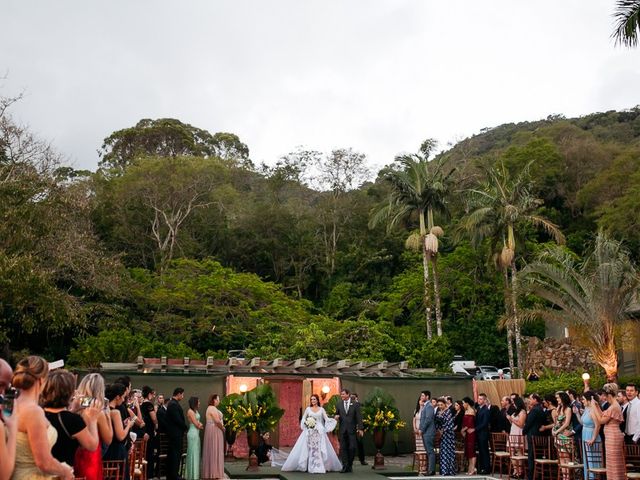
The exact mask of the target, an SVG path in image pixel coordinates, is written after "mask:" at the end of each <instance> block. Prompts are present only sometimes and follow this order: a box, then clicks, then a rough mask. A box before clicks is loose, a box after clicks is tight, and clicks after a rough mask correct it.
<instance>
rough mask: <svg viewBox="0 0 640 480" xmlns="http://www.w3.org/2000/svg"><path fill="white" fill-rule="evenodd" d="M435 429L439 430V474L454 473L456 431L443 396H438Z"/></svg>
mask: <svg viewBox="0 0 640 480" xmlns="http://www.w3.org/2000/svg"><path fill="white" fill-rule="evenodd" d="M437 406H438V410H437V411H436V418H435V420H436V422H435V423H436V429H438V430H440V433H441V436H440V475H444V476H448V475H455V474H456V432H455V424H454V422H453V415H452V414H451V410H450V409H449V407H448V406H447V401H446V400H445V398H444V397H440V398H438V403H437Z"/></svg>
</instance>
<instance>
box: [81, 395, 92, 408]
mask: <svg viewBox="0 0 640 480" xmlns="http://www.w3.org/2000/svg"><path fill="white" fill-rule="evenodd" d="M91 402H93V398H92V397H82V399H81V400H80V406H81V407H82V408H87V407H89V406H90V405H91Z"/></svg>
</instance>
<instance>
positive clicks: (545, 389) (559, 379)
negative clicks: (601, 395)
mask: <svg viewBox="0 0 640 480" xmlns="http://www.w3.org/2000/svg"><path fill="white" fill-rule="evenodd" d="M583 373H584V372H562V373H558V374H554V373H553V372H551V371H550V370H546V371H544V372H542V375H540V380H538V381H535V382H529V381H527V382H526V384H527V385H526V388H525V394H526V395H530V394H532V393H537V394H538V395H541V396H544V395H547V394H550V393H551V394H553V393H556V392H558V391H560V390H562V391H565V390H568V389H570V388H572V389H574V390H575V391H576V392H582V391H583V390H584V383H583V380H582V374H583ZM589 373H590V375H591V380H590V382H589V384H590V386H591V388H592V389H594V390H595V389H598V388H601V387H602V385H604V384H605V383H606V379H605V378H604V376H603V375H602V374H601V373H600V372H599V371H598V372H589Z"/></svg>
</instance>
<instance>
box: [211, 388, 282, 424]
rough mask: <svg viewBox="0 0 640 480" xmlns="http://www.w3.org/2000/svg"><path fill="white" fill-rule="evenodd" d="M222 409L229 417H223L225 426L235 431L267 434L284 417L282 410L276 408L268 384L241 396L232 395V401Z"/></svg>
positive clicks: (276, 404) (275, 402)
mask: <svg viewBox="0 0 640 480" xmlns="http://www.w3.org/2000/svg"><path fill="white" fill-rule="evenodd" d="M231 396H232V395H229V397H231ZM227 398H228V397H227ZM223 408H224V409H223V412H224V413H225V414H227V415H229V417H227V415H225V420H226V424H227V425H229V428H233V429H235V431H240V430H254V431H256V432H267V431H269V430H272V429H273V427H275V426H276V425H277V424H278V422H279V421H280V418H282V415H284V410H283V409H281V408H280V407H279V406H278V403H277V401H276V396H275V395H274V393H273V390H272V389H271V386H270V385H268V384H264V385H258V386H257V387H256V388H254V389H253V390H250V391H248V392H246V393H244V394H242V395H238V394H233V399H232V400H230V401H229V402H228V403H227V404H225V406H224V407H223Z"/></svg>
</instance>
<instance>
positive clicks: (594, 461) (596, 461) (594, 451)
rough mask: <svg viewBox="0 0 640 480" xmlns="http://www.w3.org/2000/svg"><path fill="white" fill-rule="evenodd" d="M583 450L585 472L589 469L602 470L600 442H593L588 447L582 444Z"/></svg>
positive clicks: (602, 451)
mask: <svg viewBox="0 0 640 480" xmlns="http://www.w3.org/2000/svg"><path fill="white" fill-rule="evenodd" d="M583 448H584V458H583V460H584V464H585V466H586V467H587V470H588V469H590V468H604V467H605V463H604V449H603V445H602V442H594V443H593V444H591V445H589V444H588V443H587V442H584V443H583Z"/></svg>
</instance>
